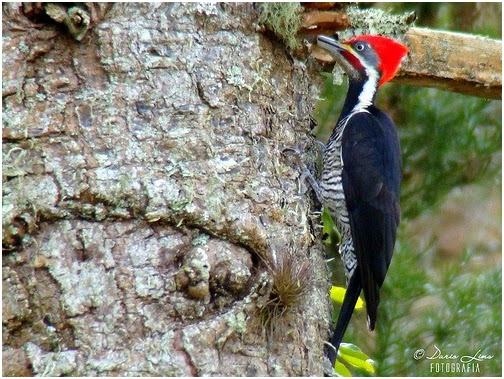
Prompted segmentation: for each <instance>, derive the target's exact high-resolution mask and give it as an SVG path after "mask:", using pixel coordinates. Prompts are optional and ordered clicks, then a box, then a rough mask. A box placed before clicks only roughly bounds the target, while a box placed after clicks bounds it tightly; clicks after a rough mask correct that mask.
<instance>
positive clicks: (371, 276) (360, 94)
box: [307, 35, 408, 366]
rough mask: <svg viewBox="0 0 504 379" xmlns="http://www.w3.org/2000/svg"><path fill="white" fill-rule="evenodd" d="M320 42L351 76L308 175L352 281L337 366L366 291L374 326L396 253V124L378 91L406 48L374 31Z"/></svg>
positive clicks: (339, 330) (337, 339) (336, 338)
mask: <svg viewBox="0 0 504 379" xmlns="http://www.w3.org/2000/svg"><path fill="white" fill-rule="evenodd" d="M317 44H318V46H320V47H322V48H324V49H326V50H328V51H329V52H330V53H332V54H333V55H334V56H335V58H336V59H337V60H338V62H339V64H340V65H341V66H342V67H343V69H344V70H345V72H346V73H347V74H348V77H349V86H348V94H347V97H346V100H345V103H344V105H343V110H342V111H341V115H340V117H339V120H338V123H337V124H336V126H335V128H334V130H333V132H332V134H331V137H330V138H329V142H328V143H327V146H326V148H325V150H324V154H323V170H322V177H321V178H320V180H319V181H318V180H317V179H315V178H314V177H313V176H311V174H307V178H308V180H309V182H310V184H311V186H312V187H313V189H314V191H315V193H316V195H317V197H318V199H319V200H320V202H321V203H322V204H323V205H324V206H325V207H326V208H327V209H328V210H329V212H330V214H331V216H332V217H333V219H334V221H335V222H336V225H337V227H338V229H339V232H340V234H341V237H342V241H341V245H340V248H339V253H340V255H341V258H342V260H343V264H344V266H345V274H346V278H347V286H348V288H347V292H346V295H345V298H344V301H343V305H342V307H341V311H340V313H339V316H338V322H337V324H336V329H335V331H334V335H333V337H332V338H331V339H330V342H331V344H332V345H333V346H334V349H333V348H329V349H328V350H327V355H328V357H329V359H330V361H331V363H332V365H333V366H334V362H335V360H336V356H337V351H338V348H339V345H340V343H341V340H342V338H343V335H344V334H345V330H346V328H347V326H348V323H349V321H350V318H351V317H352V313H353V310H354V308H355V304H356V301H357V298H358V297H359V294H360V293H361V291H363V292H364V299H365V301H366V309H367V315H368V327H369V330H373V329H374V327H375V323H376V316H377V309H378V303H379V300H380V298H379V289H380V287H381V286H382V284H383V281H384V279H385V275H386V274H387V270H388V267H389V265H390V261H391V259H392V253H393V250H394V244H395V239H396V231H397V226H398V225H399V220H400V208H399V187H400V184H401V178H402V175H401V166H402V161H401V151H400V147H399V139H398V136H397V131H396V128H395V126H394V123H393V122H392V120H391V119H390V117H389V116H388V115H387V114H386V113H385V112H383V111H381V110H380V109H378V108H377V107H376V106H375V97H376V93H377V91H378V88H379V87H380V86H381V85H382V84H384V83H386V82H387V81H389V80H391V79H392V78H393V77H394V76H395V74H396V73H397V71H398V69H399V66H400V64H401V61H402V59H403V58H404V57H405V56H406V54H407V53H408V49H407V48H406V47H405V46H404V45H402V44H400V43H399V42H397V41H395V40H393V39H390V38H386V37H381V36H371V35H363V36H359V37H355V38H352V39H350V40H348V41H345V42H338V41H337V40H336V39H333V38H330V37H326V36H318V38H317Z"/></svg>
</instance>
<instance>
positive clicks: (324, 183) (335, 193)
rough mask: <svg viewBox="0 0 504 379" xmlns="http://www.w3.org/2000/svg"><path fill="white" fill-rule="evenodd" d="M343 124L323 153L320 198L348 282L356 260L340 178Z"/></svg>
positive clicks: (341, 170)
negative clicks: (335, 236) (333, 227)
mask: <svg viewBox="0 0 504 379" xmlns="http://www.w3.org/2000/svg"><path fill="white" fill-rule="evenodd" d="M345 121H346V120H345ZM345 124H346V122H343V123H342V125H338V126H339V127H338V128H337V129H336V130H335V132H336V133H335V134H334V135H333V136H331V139H330V142H329V144H328V145H327V147H326V150H325V152H324V161H323V171H322V178H321V180H320V192H321V193H320V197H321V201H322V203H323V204H324V205H325V206H326V207H327V209H328V210H329V213H330V214H331V216H332V217H333V220H334V221H335V223H336V226H337V228H338V231H339V232H340V234H341V244H340V247H339V253H340V256H341V259H342V261H343V264H344V266H345V276H346V278H347V282H348V280H349V279H350V278H351V276H352V275H353V273H354V271H355V268H356V267H357V258H356V256H355V252H354V247H353V243H352V233H351V230H350V221H349V219H348V210H347V207H346V201H345V192H344V190H343V183H342V176H341V174H342V172H343V161H342V159H341V136H342V134H343V129H344V126H345ZM333 137H335V138H333Z"/></svg>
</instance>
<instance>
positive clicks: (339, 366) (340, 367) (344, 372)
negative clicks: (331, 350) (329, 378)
mask: <svg viewBox="0 0 504 379" xmlns="http://www.w3.org/2000/svg"><path fill="white" fill-rule="evenodd" d="M334 370H335V371H336V374H338V375H339V376H345V377H350V376H352V374H351V373H350V371H349V370H348V369H347V367H346V366H345V365H344V364H343V363H341V362H338V360H336V363H335V364H334Z"/></svg>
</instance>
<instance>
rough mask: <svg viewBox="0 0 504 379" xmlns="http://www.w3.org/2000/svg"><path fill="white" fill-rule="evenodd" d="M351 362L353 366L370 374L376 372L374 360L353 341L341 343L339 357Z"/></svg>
mask: <svg viewBox="0 0 504 379" xmlns="http://www.w3.org/2000/svg"><path fill="white" fill-rule="evenodd" d="M340 358H341V359H342V360H344V361H345V362H347V363H349V364H351V365H352V366H353V367H356V368H360V369H362V370H365V371H366V372H368V373H369V374H375V373H376V368H375V366H374V363H375V362H374V361H373V360H372V359H371V358H369V357H368V356H367V355H366V354H365V353H363V352H362V350H361V349H359V348H358V347H357V346H355V345H353V344H351V343H341V344H340V348H339V350H338V359H340Z"/></svg>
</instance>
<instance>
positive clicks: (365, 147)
mask: <svg viewBox="0 0 504 379" xmlns="http://www.w3.org/2000/svg"><path fill="white" fill-rule="evenodd" d="M342 157H343V174H342V176H343V177H342V181H343V189H344V192H345V199H346V204H347V209H348V214H349V219H350V227H351V230H352V240H353V245H354V249H355V254H356V256H357V265H358V271H356V272H355V274H360V277H361V284H362V289H363V290H364V298H365V300H366V308H367V313H368V320H369V329H370V330H373V329H374V326H375V322H376V314H377V308H378V303H379V301H380V299H379V294H378V290H379V289H380V287H381V285H382V284H383V281H384V279H385V275H386V274H387V270H388V267H389V265H390V261H391V259H392V252H393V250H394V243H395V238H396V231H397V226H398V224H399V219H400V209H399V186H400V182H401V153H400V148H399V140H398V137H397V132H396V130H395V127H394V124H393V123H392V121H391V120H390V118H389V117H388V116H387V115H386V114H385V113H384V112H381V111H379V110H377V109H376V108H374V109H372V110H371V111H370V113H367V112H361V113H357V114H355V115H353V116H352V117H351V118H350V119H349V121H348V123H347V125H346V127H345V130H344V132H343V136H342Z"/></svg>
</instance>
